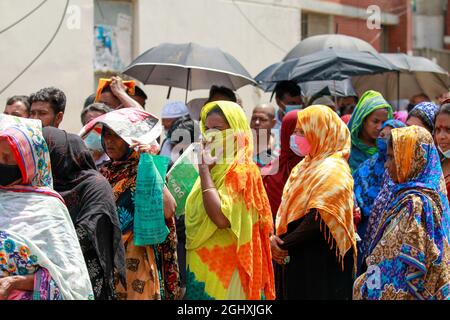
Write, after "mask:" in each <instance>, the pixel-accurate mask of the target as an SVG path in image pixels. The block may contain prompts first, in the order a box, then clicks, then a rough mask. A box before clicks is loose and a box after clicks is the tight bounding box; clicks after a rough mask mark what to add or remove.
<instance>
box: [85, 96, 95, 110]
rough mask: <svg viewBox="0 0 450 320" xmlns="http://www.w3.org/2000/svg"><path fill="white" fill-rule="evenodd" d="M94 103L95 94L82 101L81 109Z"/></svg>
mask: <svg viewBox="0 0 450 320" xmlns="http://www.w3.org/2000/svg"><path fill="white" fill-rule="evenodd" d="M94 102H95V93H93V94H91V95H90V96H89V97H87V98H86V100H84V105H83V109H84V108H87V107H88V106H89V105H91V104H93V103H94Z"/></svg>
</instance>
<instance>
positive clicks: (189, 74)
mask: <svg viewBox="0 0 450 320" xmlns="http://www.w3.org/2000/svg"><path fill="white" fill-rule="evenodd" d="M190 76H191V68H189V69H188V73H187V80H186V96H185V98H184V103H186V104H187V98H188V91H189V77H190Z"/></svg>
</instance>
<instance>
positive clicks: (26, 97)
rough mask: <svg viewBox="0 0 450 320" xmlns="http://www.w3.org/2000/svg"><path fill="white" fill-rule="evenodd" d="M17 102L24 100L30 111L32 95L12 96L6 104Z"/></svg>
mask: <svg viewBox="0 0 450 320" xmlns="http://www.w3.org/2000/svg"><path fill="white" fill-rule="evenodd" d="M16 102H22V103H23V104H24V105H25V107H26V108H27V111H28V112H30V109H31V104H30V97H28V96H12V97H11V98H9V99H8V100H7V101H6V105H7V106H10V105H12V104H14V103H16Z"/></svg>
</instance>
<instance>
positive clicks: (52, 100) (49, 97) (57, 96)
mask: <svg viewBox="0 0 450 320" xmlns="http://www.w3.org/2000/svg"><path fill="white" fill-rule="evenodd" d="M35 102H48V103H49V104H50V106H51V107H52V109H53V111H54V112H55V114H57V113H58V112H62V113H64V111H65V109H66V95H65V94H64V92H62V91H61V90H60V89H58V88H55V87H49V88H43V89H41V90H39V91H38V92H36V93H32V94H31V95H30V104H31V105H32V104H33V103H35Z"/></svg>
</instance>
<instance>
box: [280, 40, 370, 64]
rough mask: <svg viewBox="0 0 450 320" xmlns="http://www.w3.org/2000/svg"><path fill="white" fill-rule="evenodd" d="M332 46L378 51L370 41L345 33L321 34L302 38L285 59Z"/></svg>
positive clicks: (334, 47)
mask: <svg viewBox="0 0 450 320" xmlns="http://www.w3.org/2000/svg"><path fill="white" fill-rule="evenodd" d="M330 48H332V49H337V50H347V51H353V52H355V51H365V52H372V53H377V50H376V49H375V48H374V47H372V45H371V44H370V43H368V42H366V41H364V40H361V39H358V38H355V37H351V36H346V35H343V34H321V35H317V36H312V37H308V38H306V39H304V40H302V41H301V42H300V43H299V44H298V45H296V46H295V47H294V48H293V49H292V50H291V51H289V53H288V54H287V55H286V57H284V59H283V61H287V60H289V59H294V58H300V57H303V56H306V55H309V54H312V53H314V52H317V51H321V50H324V49H330Z"/></svg>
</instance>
